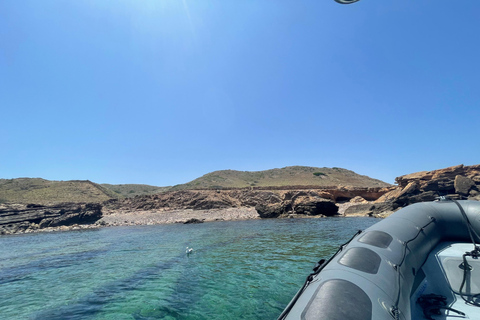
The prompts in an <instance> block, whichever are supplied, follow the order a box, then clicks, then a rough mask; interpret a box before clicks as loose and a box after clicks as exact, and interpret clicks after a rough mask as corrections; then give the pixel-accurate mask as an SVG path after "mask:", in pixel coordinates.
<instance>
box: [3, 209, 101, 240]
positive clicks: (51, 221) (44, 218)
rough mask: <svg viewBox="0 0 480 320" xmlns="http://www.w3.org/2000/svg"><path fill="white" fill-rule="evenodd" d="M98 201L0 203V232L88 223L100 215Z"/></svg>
mask: <svg viewBox="0 0 480 320" xmlns="http://www.w3.org/2000/svg"><path fill="white" fill-rule="evenodd" d="M101 209H102V205H100V204H98V203H86V204H78V203H63V204H56V205H52V206H44V205H37V204H28V205H23V204H17V205H6V204H3V205H0V234H13V233H20V232H28V231H33V230H38V229H44V228H48V227H59V226H66V227H69V226H74V225H79V224H81V225H88V224H93V223H95V222H96V221H97V220H98V219H100V218H101V217H102V210H101Z"/></svg>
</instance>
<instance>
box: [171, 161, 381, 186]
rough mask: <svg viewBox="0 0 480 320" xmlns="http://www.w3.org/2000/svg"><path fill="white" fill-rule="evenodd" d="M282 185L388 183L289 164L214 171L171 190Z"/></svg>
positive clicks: (327, 169)
mask: <svg viewBox="0 0 480 320" xmlns="http://www.w3.org/2000/svg"><path fill="white" fill-rule="evenodd" d="M282 186H325V187H326V186H352V187H387V186H390V184H388V183H386V182H383V181H380V180H377V179H372V178H370V177H367V176H363V175H359V174H357V173H355V172H353V171H351V170H347V169H342V168H336V167H334V168H316V167H304V166H292V167H285V168H281V169H271V170H264V171H236V170H221V171H214V172H211V173H207V174H206V175H204V176H202V177H200V178H197V179H195V180H193V181H191V182H188V183H185V184H180V185H176V186H174V187H172V188H171V189H170V190H185V189H222V188H245V187H282Z"/></svg>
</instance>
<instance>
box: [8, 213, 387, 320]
mask: <svg viewBox="0 0 480 320" xmlns="http://www.w3.org/2000/svg"><path fill="white" fill-rule="evenodd" d="M376 221H378V220H375V219H371V218H328V219H288V220H279V219H270V220H252V221H236V222H212V223H203V224H194V225H179V224H175V225H159V226H136V227H115V228H102V229H96V230H83V231H71V232H57V233H39V234H26V235H14V236H2V237H0V259H1V260H0V317H1V318H2V319H42V320H43V319H62V320H64V319H112V320H113V319H115V320H118V319H276V317H277V316H278V315H279V314H280V313H281V311H282V310H283V308H284V307H285V306H286V304H287V303H288V302H289V301H290V299H291V298H292V297H293V295H294V294H295V293H296V291H297V290H298V289H299V288H300V287H301V285H302V284H303V282H304V280H305V277H306V276H307V275H308V274H309V273H310V272H311V268H312V267H313V265H314V264H315V262H316V261H318V260H319V259H320V258H327V257H329V256H330V255H331V254H332V253H334V252H335V251H336V249H337V248H338V246H339V245H340V244H342V243H344V242H345V241H347V240H348V239H349V238H350V237H351V236H352V235H353V234H354V233H355V232H356V231H357V230H358V229H365V228H367V227H369V226H370V225H372V224H373V223H375V222H376ZM187 246H190V247H193V248H194V250H195V251H194V253H193V254H191V255H186V254H185V248H186V247H187Z"/></svg>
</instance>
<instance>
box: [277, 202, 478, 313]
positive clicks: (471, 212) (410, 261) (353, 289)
mask: <svg viewBox="0 0 480 320" xmlns="http://www.w3.org/2000/svg"><path fill="white" fill-rule="evenodd" d="M460 207H461V209H460ZM461 210H463V211H464V213H465V215H466V217H467V218H468V220H469V222H470V225H471V227H472V229H473V230H476V232H477V233H480V202H478V201H455V202H454V201H448V200H446V201H435V202H426V203H417V204H413V205H411V206H408V207H406V208H403V209H401V210H399V211H397V212H395V213H394V214H392V215H391V216H389V217H388V218H385V219H383V220H381V221H379V222H378V223H376V224H374V225H373V226H371V227H370V228H368V229H366V230H365V231H364V232H362V233H360V234H358V235H356V236H355V237H354V238H353V239H352V240H351V241H350V242H349V243H348V244H346V245H344V246H342V247H341V249H340V250H339V251H338V252H337V253H336V254H335V255H334V256H333V257H332V258H330V260H329V261H328V262H326V263H324V264H323V265H322V266H319V267H317V270H316V272H314V273H313V274H312V275H310V276H309V279H308V280H307V282H306V284H305V286H304V287H303V288H302V289H301V290H300V291H299V293H298V294H297V295H296V296H295V298H294V299H293V300H292V302H291V303H290V304H289V305H288V306H287V308H286V309H285V311H284V312H283V313H282V315H281V316H280V317H279V319H328V320H350V319H351V320H367V319H402V320H411V319H415V318H414V317H413V316H412V314H416V313H418V310H413V309H415V308H417V306H416V305H415V302H413V303H412V301H414V300H415V299H416V296H415V295H418V294H419V290H420V289H423V291H425V288H424V287H425V286H426V279H427V275H426V274H425V272H424V270H423V269H422V266H424V264H425V262H426V261H427V259H428V258H429V256H430V254H432V252H434V250H435V248H437V246H439V245H440V244H441V243H444V242H450V243H457V242H458V243H461V242H466V243H469V242H471V237H470V234H469V231H468V229H467V223H466V220H465V217H464V214H462V212H461ZM475 241H477V242H479V241H480V239H475ZM472 248H473V246H472ZM423 291H422V292H421V293H423ZM412 305H413V306H412ZM479 309H480V308H479Z"/></svg>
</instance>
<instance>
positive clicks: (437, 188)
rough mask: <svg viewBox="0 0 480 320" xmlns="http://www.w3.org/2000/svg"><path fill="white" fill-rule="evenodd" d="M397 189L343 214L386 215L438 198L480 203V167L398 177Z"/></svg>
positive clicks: (447, 169) (462, 166)
mask: <svg viewBox="0 0 480 320" xmlns="http://www.w3.org/2000/svg"><path fill="white" fill-rule="evenodd" d="M395 181H396V183H397V185H398V186H397V187H395V188H392V189H391V190H390V191H389V192H386V193H385V194H384V195H382V196H381V197H379V198H378V199H377V200H376V201H375V202H374V203H363V204H357V205H354V206H351V207H349V208H348V209H347V210H346V211H345V213H346V214H367V215H380V216H382V215H388V214H389V213H391V212H393V211H395V210H397V209H400V208H402V207H405V206H407V205H409V204H412V203H416V202H423V201H433V200H435V199H437V198H438V197H440V196H447V197H450V198H454V199H471V200H480V165H473V166H464V165H458V166H453V167H448V168H444V169H439V170H433V171H422V172H416V173H411V174H407V175H403V176H400V177H397V178H396V179H395Z"/></svg>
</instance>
